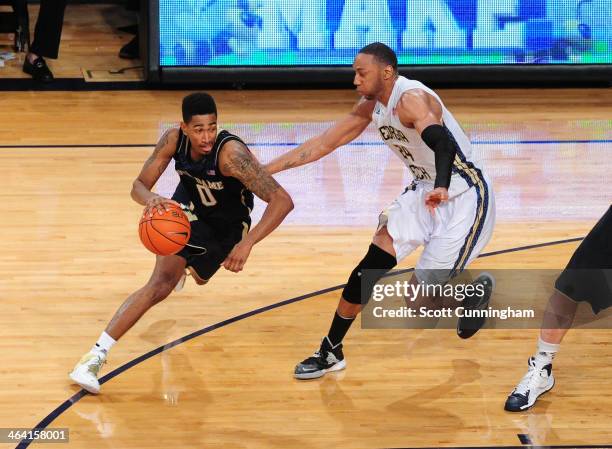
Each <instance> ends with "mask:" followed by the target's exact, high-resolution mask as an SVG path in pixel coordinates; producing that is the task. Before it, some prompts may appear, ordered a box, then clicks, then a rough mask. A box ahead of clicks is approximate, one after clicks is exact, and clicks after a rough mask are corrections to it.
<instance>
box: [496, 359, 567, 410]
mask: <svg viewBox="0 0 612 449" xmlns="http://www.w3.org/2000/svg"><path fill="white" fill-rule="evenodd" d="M528 365H529V369H528V370H527V374H525V375H524V376H523V378H522V379H521V381H520V382H519V384H518V385H517V386H516V388H515V389H514V390H513V391H512V393H510V396H508V399H506V405H505V406H504V410H507V411H509V412H522V411H525V410H527V409H530V408H531V407H533V405H534V404H535V403H536V401H537V400H538V398H539V397H540V396H542V395H543V394H544V393H546V392H547V391H550V390H551V389H552V387H554V386H555V377H554V376H553V374H552V364H551V363H549V364H548V365H546V366H544V367H542V368H538V367H536V364H535V358H533V357H531V358H529V361H528Z"/></svg>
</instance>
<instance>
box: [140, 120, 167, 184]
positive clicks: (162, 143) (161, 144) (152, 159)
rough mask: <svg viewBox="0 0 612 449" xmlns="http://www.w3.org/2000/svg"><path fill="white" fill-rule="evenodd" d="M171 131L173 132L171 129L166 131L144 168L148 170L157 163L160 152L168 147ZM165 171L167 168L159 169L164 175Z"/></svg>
mask: <svg viewBox="0 0 612 449" xmlns="http://www.w3.org/2000/svg"><path fill="white" fill-rule="evenodd" d="M171 131H172V130H171V129H169V130H168V131H166V132H165V133H164V135H163V136H162V137H161V139H159V142H157V145H155V149H154V150H153V153H151V156H149V158H148V159H147V160H146V161H145V163H144V168H147V167H148V166H149V165H151V164H152V163H153V162H155V159H157V155H158V154H159V152H160V151H161V150H162V149H163V148H164V147H165V146H166V145H168V140H169V139H170V132H171ZM162 165H163V164H162ZM166 166H168V164H166ZM165 169H166V167H162V166H160V167H159V170H160V171H159V173H160V174H162V173H163V172H164V170H165Z"/></svg>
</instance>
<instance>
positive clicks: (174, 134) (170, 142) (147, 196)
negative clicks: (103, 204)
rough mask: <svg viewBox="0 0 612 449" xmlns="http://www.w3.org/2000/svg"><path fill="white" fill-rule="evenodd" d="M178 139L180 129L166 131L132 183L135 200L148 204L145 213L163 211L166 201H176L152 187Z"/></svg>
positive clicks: (167, 162)
mask: <svg viewBox="0 0 612 449" xmlns="http://www.w3.org/2000/svg"><path fill="white" fill-rule="evenodd" d="M177 141H178V129H176V128H172V129H169V130H168V131H166V132H165V133H164V135H163V136H162V137H161V138H160V139H159V142H157V145H155V149H154V150H153V153H152V154H151V156H149V158H148V159H147V160H146V161H145V163H144V165H143V166H142V169H141V170H140V174H139V175H138V177H137V178H136V179H135V180H134V183H133V184H132V192H131V196H132V199H133V200H134V201H136V202H137V203H138V204H142V205H143V206H147V208H146V209H145V212H144V213H145V214H147V213H149V214H151V215H152V214H153V212H155V209H157V210H158V211H159V213H162V212H163V210H164V206H163V204H164V203H174V201H172V200H170V199H168V198H164V197H162V196H160V195H158V194H156V193H153V192H152V191H151V189H152V188H153V186H154V185H155V183H156V182H157V180H158V179H159V177H160V176H161V174H162V173H163V172H164V170H165V169H166V167H167V166H168V164H169V163H170V160H171V159H172V156H174V153H175V151H176V142H177Z"/></svg>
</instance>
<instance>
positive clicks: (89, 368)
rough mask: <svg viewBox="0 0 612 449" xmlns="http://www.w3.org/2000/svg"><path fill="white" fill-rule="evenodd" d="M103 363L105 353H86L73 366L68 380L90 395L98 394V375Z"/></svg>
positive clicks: (104, 361)
mask: <svg viewBox="0 0 612 449" xmlns="http://www.w3.org/2000/svg"><path fill="white" fill-rule="evenodd" d="M105 363H106V353H105V352H104V351H100V352H88V353H87V354H85V355H84V356H83V357H81V360H79V362H78V363H77V364H76V365H75V367H74V369H73V370H72V372H71V373H70V379H72V381H73V382H74V383H76V384H79V385H80V386H81V387H82V388H83V389H85V390H87V391H89V392H90V393H92V394H98V393H99V392H100V382H98V373H99V372H100V368H102V365H104V364H105Z"/></svg>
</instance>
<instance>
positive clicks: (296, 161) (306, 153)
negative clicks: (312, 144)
mask: <svg viewBox="0 0 612 449" xmlns="http://www.w3.org/2000/svg"><path fill="white" fill-rule="evenodd" d="M311 154H312V150H302V151H300V152H299V153H298V154H296V158H293V160H289V161H287V162H285V165H283V170H287V169H288V168H293V167H295V166H297V165H301V164H302V163H303V162H304V161H305V160H307V159H308V158H309V157H310V155H311Z"/></svg>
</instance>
